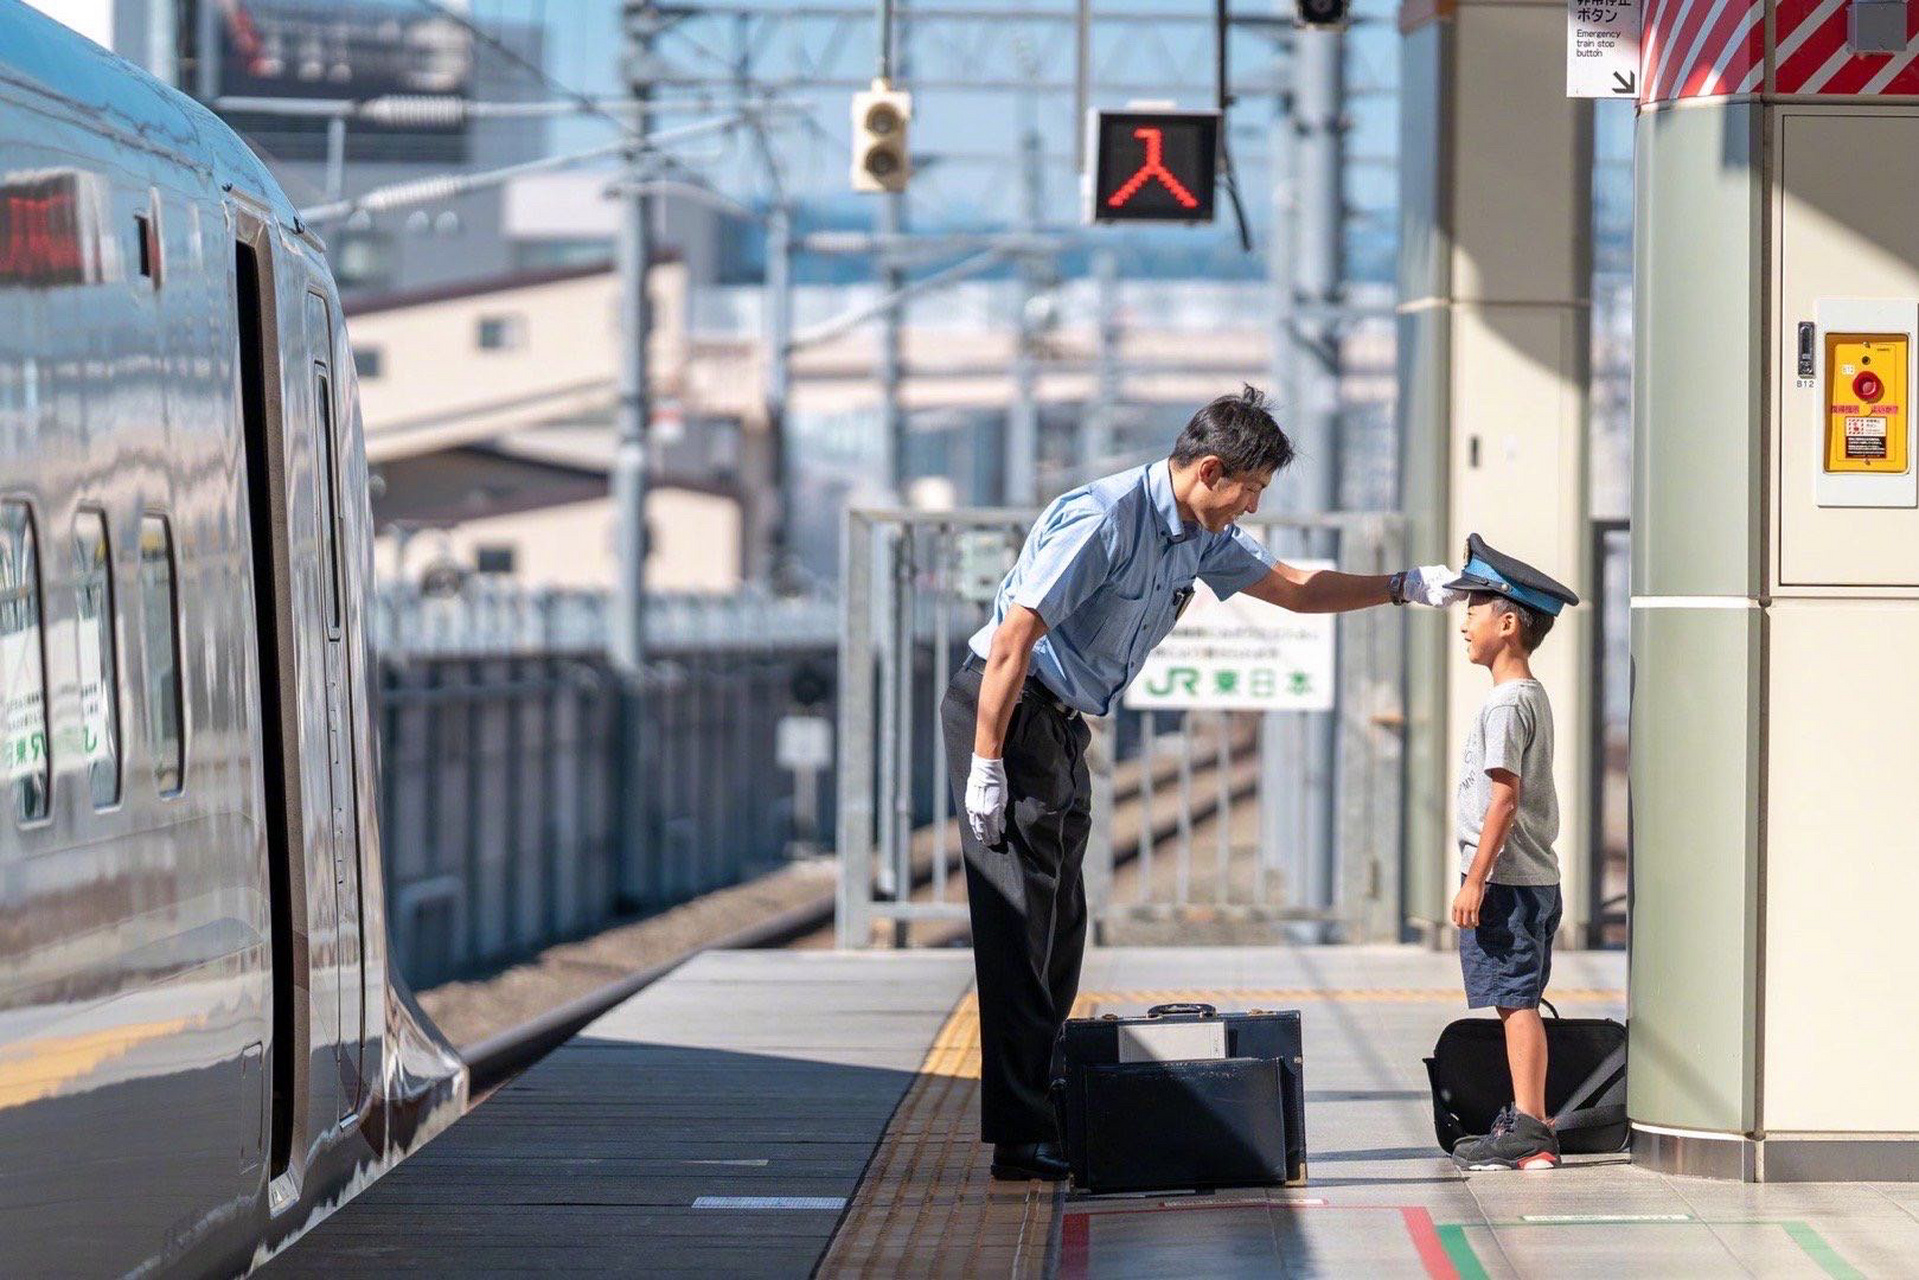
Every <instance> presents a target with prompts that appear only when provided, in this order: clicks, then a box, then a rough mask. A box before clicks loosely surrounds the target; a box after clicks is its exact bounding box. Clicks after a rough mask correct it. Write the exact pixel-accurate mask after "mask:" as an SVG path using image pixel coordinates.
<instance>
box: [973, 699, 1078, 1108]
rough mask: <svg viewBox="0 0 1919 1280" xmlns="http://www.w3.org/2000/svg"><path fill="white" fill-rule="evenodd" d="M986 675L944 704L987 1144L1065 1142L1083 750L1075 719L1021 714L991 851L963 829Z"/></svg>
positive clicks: (1055, 710) (1033, 702) (1044, 711)
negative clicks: (1062, 1073) (1002, 827)
mask: <svg viewBox="0 0 1919 1280" xmlns="http://www.w3.org/2000/svg"><path fill="white" fill-rule="evenodd" d="M980 678H981V677H980V673H979V672H977V671H972V670H968V669H967V668H964V667H962V668H961V669H960V670H959V671H958V672H957V673H956V674H955V675H954V676H953V680H952V683H951V684H949V685H948V686H947V689H946V697H945V699H944V700H943V701H942V702H941V704H940V721H941V726H942V729H943V730H944V732H945V734H946V759H947V763H948V766H949V771H950V772H951V774H952V781H953V795H954V803H955V806H956V807H957V811H958V813H959V815H960V843H961V845H962V846H963V848H964V850H965V855H966V899H967V909H968V910H969V911H970V912H971V914H972V917H973V970H974V973H975V975H976V976H977V979H978V989H979V1011H980V1138H981V1140H982V1141H985V1142H1051V1141H1054V1140H1056V1139H1057V1138H1058V1136H1059V1135H1058V1132H1057V1125H1056V1123H1055V1121H1054V1119H1053V1108H1052V1104H1051V1102H1050V1101H1049V1100H1048V1098H1047V1084H1048V1077H1049V1076H1050V1074H1051V1070H1052V1056H1053V1042H1054V1040H1056V1039H1057V1038H1058V1037H1059V1029H1060V1025H1061V1024H1062V1023H1064V1022H1065V1021H1066V1015H1067V1014H1068V1013H1070V1012H1071V1011H1072V1008H1073V997H1074V996H1075V995H1077V994H1078V993H1079V966H1080V960H1081V958H1082V957H1083V956H1084V954H1085V951H1086V886H1085V882H1084V880H1083V879H1082V878H1081V875H1080V866H1081V862H1082V860H1083V858H1084V856H1085V853H1086V837H1087V835H1088V833H1089V832H1090V831H1091V830H1092V787H1091V783H1090V781H1089V779H1088V776H1087V771H1086V745H1087V743H1088V742H1089V741H1090V740H1091V738H1092V732H1091V730H1089V729H1088V728H1087V727H1086V722H1085V720H1083V719H1082V718H1081V717H1080V716H1079V715H1078V714H1077V713H1076V712H1072V711H1067V710H1063V709H1061V708H1059V707H1057V706H1055V705H1052V704H1051V702H1050V700H1043V699H1042V698H1041V697H1040V696H1038V695H1037V694H1035V693H1033V692H1030V691H1028V692H1023V693H1022V694H1021V696H1020V700H1019V703H1018V705H1017V706H1016V707H1015V708H1014V709H1013V720H1012V723H1011V724H1010V725H1009V726H1008V727H1007V731H1006V743H1005V746H1004V748H1003V751H1002V755H1003V758H1004V759H1005V761H1006V780H1007V786H1008V791H1009V793H1010V795H1009V801H1008V804H1007V810H1006V834H1005V837H1004V839H1003V840H1002V841H1001V843H1000V845H999V846H998V847H997V848H991V849H989V848H986V847H984V846H983V845H981V844H980V842H979V841H978V840H976V839H974V837H973V832H972V828H971V827H970V826H969V825H968V824H967V822H966V776H967V774H968V773H969V772H970V771H971V768H972V763H973V730H974V726H975V723H976V721H977V717H978V715H979V690H980Z"/></svg>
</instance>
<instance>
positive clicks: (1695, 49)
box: [1659, 0, 1753, 98]
mask: <svg viewBox="0 0 1919 1280" xmlns="http://www.w3.org/2000/svg"><path fill="white" fill-rule="evenodd" d="M1730 3H1732V0H1715V3H1714V4H1713V6H1712V8H1711V10H1709V11H1708V12H1707V14H1706V20H1705V21H1704V22H1702V23H1700V24H1699V30H1698V31H1696V32H1694V33H1693V37H1692V45H1691V46H1690V47H1689V48H1688V49H1687V50H1686V55H1685V57H1683V58H1681V59H1680V60H1679V64H1678V65H1677V66H1676V67H1674V68H1673V69H1672V71H1671V73H1670V74H1666V73H1664V72H1663V70H1662V73H1661V75H1660V77H1659V78H1660V79H1661V80H1663V81H1665V85H1664V92H1662V93H1661V94H1660V95H1659V96H1660V97H1662V98H1670V97H1672V96H1673V95H1674V94H1676V93H1678V92H1679V89H1680V87H1681V86H1682V85H1684V84H1685V83H1686V81H1688V80H1690V79H1691V78H1692V73H1693V71H1694V70H1695V69H1696V68H1697V64H1698V62H1699V54H1700V52H1701V50H1703V49H1704V48H1705V47H1706V37H1708V36H1710V35H1711V34H1712V29H1713V28H1714V27H1716V26H1718V25H1719V19H1720V18H1721V17H1722V16H1724V14H1725V12H1726V6H1727V5H1728V4H1730ZM1746 12H1747V14H1748V16H1750V15H1751V14H1752V12H1753V9H1752V8H1750V7H1749V8H1748V9H1747V11H1746Z"/></svg>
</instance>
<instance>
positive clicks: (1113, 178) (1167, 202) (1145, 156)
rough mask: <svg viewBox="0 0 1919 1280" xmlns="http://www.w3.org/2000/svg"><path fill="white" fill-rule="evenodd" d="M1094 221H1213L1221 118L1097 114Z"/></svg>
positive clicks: (1086, 181)
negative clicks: (1214, 186)
mask: <svg viewBox="0 0 1919 1280" xmlns="http://www.w3.org/2000/svg"><path fill="white" fill-rule="evenodd" d="M1087 130H1088V132H1089V133H1090V134H1091V139H1090V142H1091V145H1090V146H1089V147H1088V148H1087V155H1088V157H1089V161H1090V167H1089V170H1088V172H1087V173H1086V174H1085V175H1083V177H1082V179H1081V182H1082V185H1083V187H1084V189H1085V192H1086V221H1088V222H1211V221H1212V220H1213V176H1214V166H1215V164H1216V162H1217V161H1218V159H1219V112H1217V111H1175V110H1171V109H1166V110H1157V109H1155V110H1143V109H1142V110H1126V111H1093V112H1090V113H1089V114H1088V118H1087Z"/></svg>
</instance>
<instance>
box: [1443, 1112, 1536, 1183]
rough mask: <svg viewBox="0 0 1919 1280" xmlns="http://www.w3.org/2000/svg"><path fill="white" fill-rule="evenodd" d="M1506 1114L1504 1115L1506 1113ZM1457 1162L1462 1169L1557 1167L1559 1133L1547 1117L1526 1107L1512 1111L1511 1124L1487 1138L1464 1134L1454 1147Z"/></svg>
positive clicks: (1496, 1128)
mask: <svg viewBox="0 0 1919 1280" xmlns="http://www.w3.org/2000/svg"><path fill="white" fill-rule="evenodd" d="M1502 1118H1503V1116H1502ZM1453 1163H1454V1164H1456V1165H1458V1166H1459V1167H1460V1168H1462V1169H1467V1170H1472V1169H1555V1168H1558V1167H1559V1135H1558V1134H1556V1133H1554V1132H1553V1131H1552V1126H1550V1125H1548V1124H1547V1123H1546V1122H1545V1121H1543V1120H1536V1119H1534V1118H1533V1117H1532V1116H1529V1115H1527V1114H1526V1113H1525V1112H1523V1111H1515V1112H1513V1113H1512V1121H1511V1127H1510V1128H1508V1129H1506V1130H1505V1131H1504V1132H1500V1131H1499V1129H1498V1126H1497V1124H1495V1126H1494V1131H1493V1132H1492V1133H1489V1134H1487V1135H1486V1136H1485V1137H1483V1138H1462V1139H1460V1142H1459V1145H1458V1146H1456V1147H1454V1148H1453Z"/></svg>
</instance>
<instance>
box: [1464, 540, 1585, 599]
mask: <svg viewBox="0 0 1919 1280" xmlns="http://www.w3.org/2000/svg"><path fill="white" fill-rule="evenodd" d="M1446 588H1447V590H1449V591H1484V592H1487V593H1489V594H1491V595H1496V596H1504V597H1506V599H1508V600H1511V601H1513V602H1514V603H1515V604H1523V605H1525V606H1526V607H1527V608H1528V609H1537V610H1538V611H1539V612H1541V613H1543V614H1545V615H1546V616H1547V617H1549V618H1556V617H1558V616H1559V611H1560V610H1561V609H1563V608H1565V607H1566V606H1567V605H1569V604H1578V603H1579V597H1578V596H1577V595H1575V594H1573V591H1572V588H1570V587H1567V586H1565V585H1564V584H1562V583H1559V582H1555V581H1553V580H1552V579H1551V578H1549V577H1547V576H1546V575H1545V574H1543V573H1541V572H1540V571H1539V570H1537V569H1535V568H1533V567H1532V566H1531V565H1529V564H1527V563H1526V562H1525V561H1524V560H1518V559H1515V558H1514V557H1512V556H1509V555H1507V554H1506V553H1505V552H1503V551H1495V550H1493V549H1492V548H1491V547H1489V546H1487V545H1486V540H1485V539H1484V538H1482V537H1480V536H1479V535H1478V534H1476V533H1475V534H1472V535H1470V536H1468V537H1467V539H1466V567H1465V568H1464V569H1462V570H1460V573H1459V576H1458V577H1457V578H1454V579H1453V580H1452V581H1451V582H1449V583H1447V584H1446Z"/></svg>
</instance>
